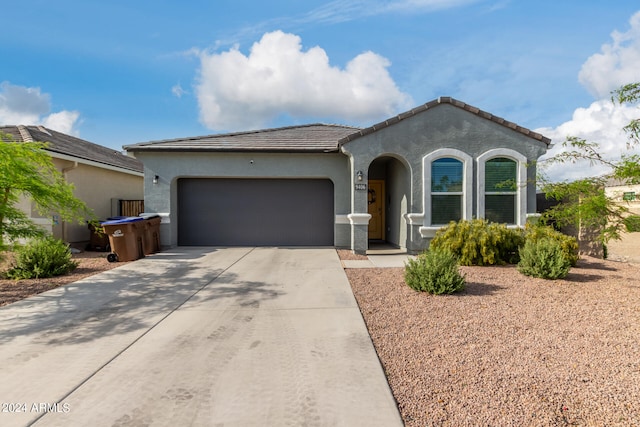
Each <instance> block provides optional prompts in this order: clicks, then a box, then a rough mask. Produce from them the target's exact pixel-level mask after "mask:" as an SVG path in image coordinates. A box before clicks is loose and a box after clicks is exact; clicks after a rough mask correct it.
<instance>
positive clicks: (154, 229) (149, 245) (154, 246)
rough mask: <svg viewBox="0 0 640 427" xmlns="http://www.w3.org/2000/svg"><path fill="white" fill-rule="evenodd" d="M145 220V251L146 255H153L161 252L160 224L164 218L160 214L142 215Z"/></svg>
mask: <svg viewBox="0 0 640 427" xmlns="http://www.w3.org/2000/svg"><path fill="white" fill-rule="evenodd" d="M140 217H141V218H143V219H144V237H143V240H142V242H143V250H144V254H145V255H151V254H154V253H156V252H159V251H160V222H161V221H162V218H160V215H158V214H140Z"/></svg>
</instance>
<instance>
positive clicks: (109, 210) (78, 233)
mask: <svg viewBox="0 0 640 427" xmlns="http://www.w3.org/2000/svg"><path fill="white" fill-rule="evenodd" d="M0 133H3V134H7V135H9V136H10V137H12V138H13V140H14V141H16V142H31V141H38V142H46V143H48V147H47V151H48V152H49V154H50V155H51V157H52V160H53V163H54V164H55V166H56V168H57V169H58V170H59V171H60V172H61V173H62V174H63V175H64V177H65V179H66V181H67V182H69V183H71V184H73V185H74V186H75V191H74V194H75V196H76V197H77V198H79V199H81V200H83V201H84V202H85V203H86V204H87V206H89V207H90V208H91V209H93V212H94V213H95V215H96V216H97V218H98V219H105V218H108V217H111V216H114V215H117V214H119V201H120V200H140V201H141V200H142V199H143V176H144V174H143V166H142V163H140V162H139V161H138V160H136V159H135V158H133V157H130V156H127V155H124V154H122V153H120V152H118V151H115V150H113V149H111V148H107V147H103V146H101V145H97V144H93V143H91V142H88V141H85V140H82V139H79V138H76V137H73V136H70V135H66V134H64V133H60V132H56V131H54V130H51V129H47V128H45V127H43V126H22V125H19V126H0ZM140 204H141V203H140ZM20 205H21V208H22V209H23V210H24V211H25V212H26V213H27V215H29V216H30V217H31V218H32V219H33V220H34V222H36V223H37V224H39V225H41V226H42V227H44V228H45V229H47V230H48V231H50V232H51V233H52V234H53V236H55V237H57V238H59V239H62V240H64V241H66V242H69V243H74V242H85V241H88V240H89V229H88V227H87V225H86V224H78V223H65V222H63V221H60V220H59V219H58V217H57V215H55V213H53V214H52V215H44V216H43V215H41V214H40V213H38V212H37V210H36V209H35V207H34V206H33V203H32V202H31V201H30V200H27V199H23V200H22V202H21V204H20Z"/></svg>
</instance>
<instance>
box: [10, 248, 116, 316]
mask: <svg viewBox="0 0 640 427" xmlns="http://www.w3.org/2000/svg"><path fill="white" fill-rule="evenodd" d="M73 259H74V260H75V261H77V262H78V267H77V268H76V269H75V270H74V271H72V272H71V273H70V274H66V275H64V276H58V277H52V278H49V279H26V280H11V279H4V278H2V277H0V306H3V305H7V304H11V303H13V302H16V301H19V300H21V299H23V298H26V297H28V296H31V295H35V294H39V293H41V292H46V291H48V290H50V289H54V288H57V287H58V286H62V285H66V284H68V283H73V282H75V281H78V280H80V279H84V278H85V277H88V276H92V275H94V274H97V273H100V272H102V271H106V270H110V269H112V268H115V267H118V266H120V265H124V264H126V263H123V262H114V263H110V262H109V261H107V253H106V252H82V253H79V254H74V255H73ZM9 265H10V259H9V257H7V259H5V260H4V261H3V262H0V272H4V271H5V270H6V269H7V268H8V266H9Z"/></svg>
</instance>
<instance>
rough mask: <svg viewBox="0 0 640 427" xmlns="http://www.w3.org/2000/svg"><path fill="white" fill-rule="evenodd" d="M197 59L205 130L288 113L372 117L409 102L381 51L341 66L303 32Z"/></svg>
mask: <svg viewBox="0 0 640 427" xmlns="http://www.w3.org/2000/svg"><path fill="white" fill-rule="evenodd" d="M200 61H201V68H200V70H199V77H198V82H197V85H196V91H197V97H198V103H199V105H200V118H201V122H202V123H203V124H204V125H205V126H207V127H208V128H210V129H216V130H220V129H225V130H237V129H249V128H256V127H262V126H264V125H265V124H267V123H268V122H269V121H270V120H272V119H274V118H276V117H278V116H281V115H285V114H286V115H290V116H292V117H305V118H309V117H316V118H338V119H340V120H344V121H349V122H351V121H355V122H358V123H360V122H367V123H370V122H371V121H374V120H376V119H381V118H385V117H388V116H391V115H393V114H395V113H397V112H398V111H399V110H402V109H406V108H409V107H410V105H411V104H412V100H411V98H410V97H409V96H408V95H407V94H404V93H402V92H401V91H400V90H399V89H398V87H397V86H396V84H395V82H394V81H393V79H392V78H391V76H390V75H389V73H388V71H387V68H388V67H389V66H390V63H389V61H388V60H387V59H385V58H383V57H381V56H380V55H377V54H375V53H373V52H365V53H362V54H360V55H358V56H356V57H355V58H353V59H352V60H351V61H349V63H348V64H347V65H346V67H345V68H344V69H341V68H339V67H335V66H331V65H330V63H329V57H328V56H327V53H326V52H325V51H324V50H323V49H322V48H320V47H317V46H316V47H313V48H311V49H309V50H307V51H303V50H302V46H301V39H300V37H298V36H297V35H294V34H287V33H284V32H282V31H275V32H271V33H266V34H264V35H263V37H262V39H261V40H260V41H259V42H256V43H254V44H253V46H252V47H251V50H250V53H249V54H248V55H244V54H243V53H242V52H240V50H239V48H238V47H237V46H236V47H233V48H231V49H229V50H228V51H225V52H222V53H208V52H202V53H201V54H200Z"/></svg>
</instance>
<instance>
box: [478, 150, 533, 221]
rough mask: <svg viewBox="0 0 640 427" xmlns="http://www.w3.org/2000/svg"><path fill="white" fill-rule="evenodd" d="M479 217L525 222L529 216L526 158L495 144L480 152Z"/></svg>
mask: <svg viewBox="0 0 640 427" xmlns="http://www.w3.org/2000/svg"><path fill="white" fill-rule="evenodd" d="M477 200H478V217H479V218H485V219H487V220H488V221H491V222H498V223H503V224H508V225H518V226H524V224H525V222H526V218H527V158H526V157H525V156H523V155H522V154H520V153H519V152H517V151H514V150H511V149H507V148H496V149H493V150H489V151H487V152H486V153H483V154H482V155H480V156H478V199H477Z"/></svg>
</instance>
